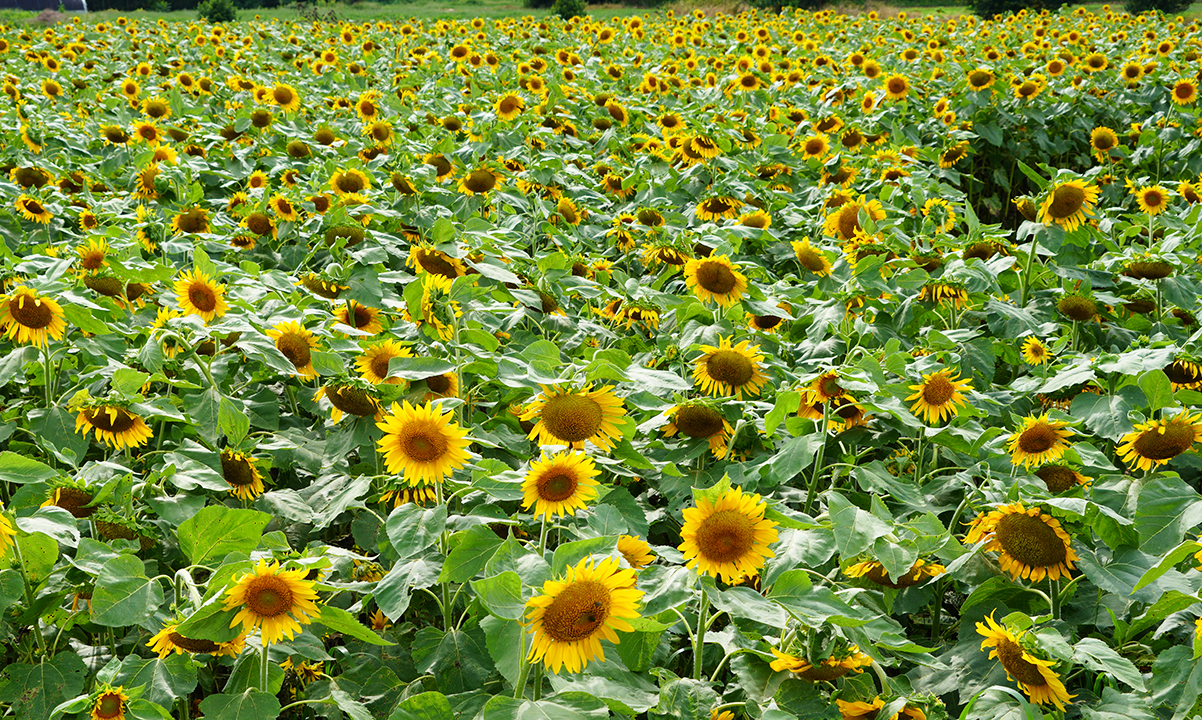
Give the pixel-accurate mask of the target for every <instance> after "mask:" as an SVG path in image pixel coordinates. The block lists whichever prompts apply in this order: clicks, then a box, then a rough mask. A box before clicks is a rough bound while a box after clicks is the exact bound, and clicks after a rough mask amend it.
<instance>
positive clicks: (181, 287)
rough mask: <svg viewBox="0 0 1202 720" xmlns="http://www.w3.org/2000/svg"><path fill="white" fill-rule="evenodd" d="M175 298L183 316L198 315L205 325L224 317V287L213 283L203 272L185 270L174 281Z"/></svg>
mask: <svg viewBox="0 0 1202 720" xmlns="http://www.w3.org/2000/svg"><path fill="white" fill-rule="evenodd" d="M175 296H176V300H177V302H179V308H180V310H182V311H183V312H184V314H185V315H199V316H200V317H201V318H203V319H204V321H205V322H206V323H208V322H212V320H213V318H219V317H222V316H224V315H225V313H226V311H227V310H229V309H230V306H229V305H227V304H226V302H225V285H224V284H219V283H216V282H213V281H212V280H210V279H209V276H208V275H206V274H205V273H204V271H203V270H187V271H185V272H184V274H183V275H182V276H181V277H180V279H179V280H176V281H175Z"/></svg>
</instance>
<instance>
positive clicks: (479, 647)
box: [412, 627, 493, 693]
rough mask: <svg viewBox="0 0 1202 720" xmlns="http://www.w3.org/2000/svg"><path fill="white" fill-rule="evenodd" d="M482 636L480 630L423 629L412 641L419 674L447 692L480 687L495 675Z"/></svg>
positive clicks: (415, 663) (414, 659)
mask: <svg viewBox="0 0 1202 720" xmlns="http://www.w3.org/2000/svg"><path fill="white" fill-rule="evenodd" d="M482 635H483V633H481V632H480V629H479V628H478V627H477V628H474V629H472V630H469V631H463V630H450V631H448V632H443V631H442V630H439V629H438V628H433V627H424V628H422V629H421V630H418V631H417V635H415V636H414V638H413V646H412V650H413V663H414V665H415V666H416V667H417V669H418V670H419V671H420V672H423V673H430V674H431V675H433V676H435V677H436V678H438V684H439V686H440V687H442V688H443V689H444V690H447V691H448V692H451V693H459V692H464V691H467V690H471V689H474V688H478V687H480V686H481V685H483V684H484V681H485V680H487V679H488V676H489V675H491V674H492V672H493V665H492V659H491V658H490V657H489V656H488V651H487V650H486V649H485V647H484V638H483V637H482Z"/></svg>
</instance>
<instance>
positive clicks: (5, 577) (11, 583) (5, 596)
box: [0, 569, 25, 613]
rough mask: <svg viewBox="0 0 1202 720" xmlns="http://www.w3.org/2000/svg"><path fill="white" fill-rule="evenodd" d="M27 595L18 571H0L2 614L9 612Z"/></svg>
mask: <svg viewBox="0 0 1202 720" xmlns="http://www.w3.org/2000/svg"><path fill="white" fill-rule="evenodd" d="M24 594H25V583H24V582H23V581H22V580H21V573H19V572H17V571H16V570H11V569H10V570H3V571H0V613H3V612H4V611H5V610H8V609H9V608H10V607H11V606H12V604H13V603H14V602H16V601H17V600H18V599H19V598H21V597H22V596H24Z"/></svg>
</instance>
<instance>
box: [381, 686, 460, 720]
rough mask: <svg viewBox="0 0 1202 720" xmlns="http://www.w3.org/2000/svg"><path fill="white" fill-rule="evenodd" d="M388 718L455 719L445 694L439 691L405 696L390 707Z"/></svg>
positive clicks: (413, 719)
mask: <svg viewBox="0 0 1202 720" xmlns="http://www.w3.org/2000/svg"><path fill="white" fill-rule="evenodd" d="M388 720H456V718H455V713H454V712H452V710H451V703H449V702H447V696H446V695H443V694H442V693H440V692H424V693H421V694H419V695H414V696H412V697H408V698H405V699H404V700H402V701H401V702H399V703H397V706H396V707H395V708H393V709H392V714H391V715H389V716H388Z"/></svg>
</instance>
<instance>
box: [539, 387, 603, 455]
mask: <svg viewBox="0 0 1202 720" xmlns="http://www.w3.org/2000/svg"><path fill="white" fill-rule="evenodd" d="M540 419H541V421H542V423H543V427H545V428H547V431H548V432H550V433H551V434H552V435H554V436H555V437H557V438H559V439H560V440H563V441H564V442H570V443H576V442H584V441H585V440H588V439H589V438H591V437H593V436H594V435H596V434H597V431H598V430H600V429H601V423H602V422H603V421H604V419H605V414H604V412H603V411H602V408H601V405H600V403H598V402H597V401H596V400H593V399H592V398H589V397H584V396H581V395H556V396H555V397H553V398H550V399H548V400H547V402H546V404H544V405H543V412H542V415H541V417H540Z"/></svg>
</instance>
